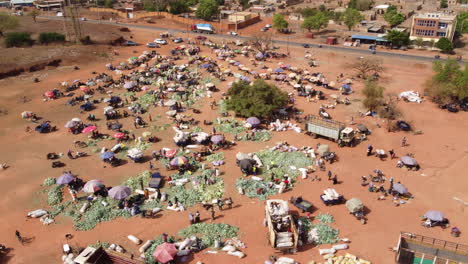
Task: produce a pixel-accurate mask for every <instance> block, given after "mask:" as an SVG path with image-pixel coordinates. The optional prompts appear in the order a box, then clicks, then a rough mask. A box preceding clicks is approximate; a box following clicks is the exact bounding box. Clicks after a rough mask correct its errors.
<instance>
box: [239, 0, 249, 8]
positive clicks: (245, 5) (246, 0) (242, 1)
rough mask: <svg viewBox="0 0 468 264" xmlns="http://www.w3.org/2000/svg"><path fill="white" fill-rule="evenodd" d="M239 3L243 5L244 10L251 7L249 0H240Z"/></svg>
mask: <svg viewBox="0 0 468 264" xmlns="http://www.w3.org/2000/svg"><path fill="white" fill-rule="evenodd" d="M239 3H240V5H241V6H242V10H245V9H247V8H249V7H250V3H249V0H240V1H239Z"/></svg>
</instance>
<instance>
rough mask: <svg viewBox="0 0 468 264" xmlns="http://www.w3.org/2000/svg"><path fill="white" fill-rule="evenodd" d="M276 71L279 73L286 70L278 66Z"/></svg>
mask: <svg viewBox="0 0 468 264" xmlns="http://www.w3.org/2000/svg"><path fill="white" fill-rule="evenodd" d="M274 72H276V73H279V72H284V70H283V69H281V68H277V69H275V70H274Z"/></svg>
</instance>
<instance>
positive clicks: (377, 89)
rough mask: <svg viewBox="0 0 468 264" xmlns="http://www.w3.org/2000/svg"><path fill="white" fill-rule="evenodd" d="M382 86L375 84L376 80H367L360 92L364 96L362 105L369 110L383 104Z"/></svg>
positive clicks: (373, 109)
mask: <svg viewBox="0 0 468 264" xmlns="http://www.w3.org/2000/svg"><path fill="white" fill-rule="evenodd" d="M383 92H384V87H382V86H380V85H378V84H377V82H376V81H371V80H367V81H366V85H365V87H364V89H363V90H362V93H363V94H364V96H365V98H364V101H362V104H363V105H364V107H366V108H367V109H369V110H371V111H375V110H378V108H379V107H381V106H382V105H383V104H384V102H385V101H384V94H383Z"/></svg>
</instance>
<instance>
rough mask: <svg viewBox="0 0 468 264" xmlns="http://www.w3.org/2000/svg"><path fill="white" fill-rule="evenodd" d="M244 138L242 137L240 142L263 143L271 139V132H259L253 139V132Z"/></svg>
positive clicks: (256, 132)
mask: <svg viewBox="0 0 468 264" xmlns="http://www.w3.org/2000/svg"><path fill="white" fill-rule="evenodd" d="M247 133H248V135H247V134H245V135H244V136H242V137H240V140H242V141H261V142H266V141H268V140H270V139H271V136H272V134H271V131H269V130H257V131H255V133H254V136H253V138H252V136H251V132H247Z"/></svg>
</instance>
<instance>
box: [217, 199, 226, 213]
mask: <svg viewBox="0 0 468 264" xmlns="http://www.w3.org/2000/svg"><path fill="white" fill-rule="evenodd" d="M216 203H217V204H218V208H219V211H222V210H223V205H224V204H223V200H221V199H218V201H216Z"/></svg>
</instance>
